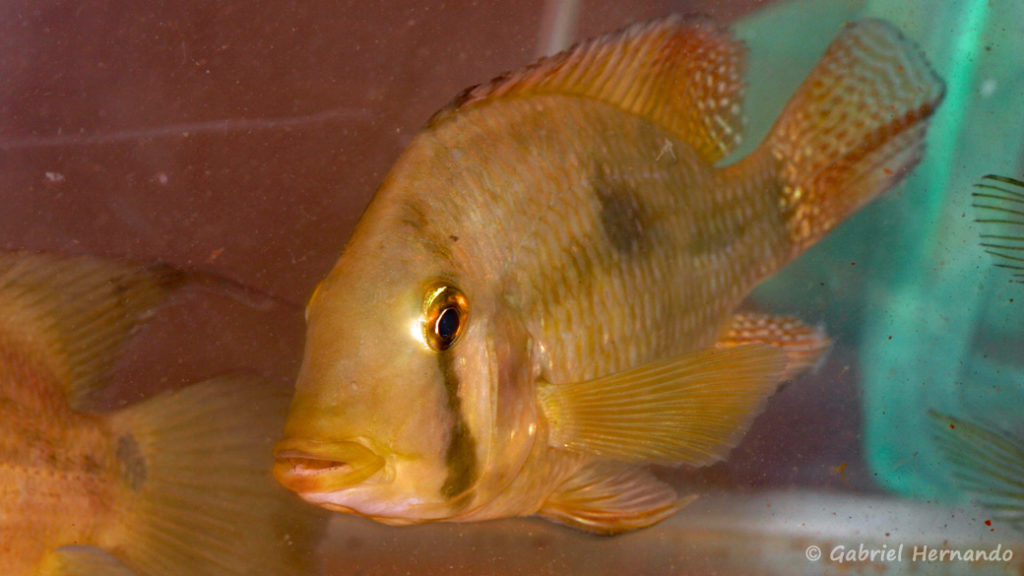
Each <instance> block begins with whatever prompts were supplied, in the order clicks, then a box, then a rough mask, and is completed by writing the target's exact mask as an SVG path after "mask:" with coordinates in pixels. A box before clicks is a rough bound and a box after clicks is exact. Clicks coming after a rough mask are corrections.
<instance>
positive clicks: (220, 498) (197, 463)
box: [97, 375, 324, 576]
mask: <svg viewBox="0 0 1024 576" xmlns="http://www.w3.org/2000/svg"><path fill="white" fill-rule="evenodd" d="M288 397H289V394H288V393H287V391H286V390H278V389H277V388H276V387H275V386H274V385H273V383H271V382H268V381H265V380H263V379H260V378H256V377H249V376H245V375H237V376H229V377H221V378H217V379H214V380H209V381H206V382H201V383H198V384H194V385H192V386H189V387H187V388H183V389H180V390H175V391H172V392H166V393H163V394H160V395H158V396H154V397H152V398H150V399H147V400H145V401H143V402H141V403H139V404H135V405H132V406H129V407H128V408H126V409H124V410H122V411H120V412H117V413H114V414H111V415H109V416H107V418H108V420H107V426H108V427H109V430H110V432H111V434H112V435H113V438H114V439H115V443H116V444H115V450H116V455H117V458H118V463H119V467H120V470H121V476H120V482H119V484H118V487H119V488H118V492H117V500H116V503H117V504H116V509H117V510H118V518H119V522H118V524H117V525H116V526H115V527H113V528H111V529H109V530H108V531H107V532H105V533H104V535H103V537H102V538H100V539H99V541H98V542H97V544H98V545H99V546H100V547H102V548H103V549H105V550H109V551H110V552H111V553H112V554H114V555H115V556H117V557H118V558H120V559H121V560H122V561H123V562H124V564H125V565H127V566H130V567H132V568H133V569H135V570H137V571H138V572H140V573H142V574H157V573H160V574H163V573H167V574H190V575H194V576H214V575H218V576H221V575H222V576H228V575H239V576H241V575H244V574H275V575H280V576H286V575H290V576H299V575H303V576H305V575H310V574H317V573H318V572H317V566H316V563H317V555H316V553H315V549H314V548H315V546H316V544H317V541H318V539H319V537H320V534H321V532H322V528H323V521H324V513H323V511H321V510H319V509H316V508H313V507H311V506H307V505H305V503H303V502H302V501H301V500H299V499H298V497H297V496H296V495H295V494H293V493H292V492H289V491H287V490H285V489H284V488H283V487H282V486H280V485H279V484H277V482H275V481H274V479H273V477H272V476H271V467H272V464H273V457H272V455H271V447H272V444H273V440H274V436H275V433H274V431H276V430H280V429H281V428H282V427H283V426H284V418H285V412H286V411H287V406H288Z"/></svg>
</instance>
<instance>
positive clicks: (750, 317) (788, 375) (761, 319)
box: [715, 312, 832, 380]
mask: <svg viewBox="0 0 1024 576" xmlns="http://www.w3.org/2000/svg"><path fill="white" fill-rule="evenodd" d="M755 343H761V344H768V345H770V346H776V347H778V348H780V349H782V350H783V351H784V352H785V353H786V369H785V370H784V371H783V373H782V379H783V380H792V379H793V378H795V377H797V376H798V375H799V374H800V373H801V372H803V371H804V370H806V369H808V368H810V367H812V366H814V365H815V364H816V363H817V362H818V361H819V360H821V358H822V356H824V354H825V352H827V351H828V349H829V347H830V346H831V344H832V340H831V339H830V338H829V337H828V336H827V335H826V334H825V332H824V331H823V330H821V329H820V328H816V327H814V326H808V325H807V324H804V323H803V322H801V321H800V320H798V319H797V318H794V317H792V316H775V315H772V314H761V313H757V312H741V313H738V314H736V315H734V316H733V317H732V318H731V319H730V321H729V323H728V324H727V325H726V326H725V329H724V331H723V332H722V335H721V336H720V337H719V339H718V342H716V343H715V346H717V347H719V348H731V347H733V346H742V345H744V344H755Z"/></svg>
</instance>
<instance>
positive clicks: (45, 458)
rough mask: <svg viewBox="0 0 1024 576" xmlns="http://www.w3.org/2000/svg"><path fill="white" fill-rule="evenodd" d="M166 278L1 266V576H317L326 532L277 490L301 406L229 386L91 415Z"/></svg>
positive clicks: (0, 258)
mask: <svg viewBox="0 0 1024 576" xmlns="http://www.w3.org/2000/svg"><path fill="white" fill-rule="evenodd" d="M184 278H185V274H184V273H183V272H179V271H176V270H173V269H171V268H170V267H167V266H151V267H134V266H128V265H124V264H120V263H115V262H109V261H105V260H100V259H96V258H90V257H74V258H62V257H56V256H51V255H41V254H28V253H0V574H3V575H4V576H28V575H38V576H42V575H47V576H71V575H78V576H84V575H96V574H103V575H107V576H120V575H130V574H134V575H138V576H157V575H166V576H179V575H182V574H189V575H211V576H212V575H215V574H216V575H227V574H238V575H242V574H246V575H248V574H268V575H295V576H298V575H300V574H301V575H307V574H311V573H312V572H310V569H311V567H312V566H311V562H310V560H309V557H311V556H310V552H311V550H312V549H313V546H314V545H315V543H316V542H315V538H316V536H317V535H318V534H317V527H316V526H315V525H314V524H311V523H310V522H309V521H308V520H309V518H308V515H306V514H303V513H302V511H301V510H297V507H298V504H299V503H298V502H293V500H295V497H294V495H293V494H291V493H289V492H287V491H286V490H283V489H281V487H280V486H278V485H277V484H276V483H275V482H274V481H273V479H272V478H271V477H270V474H269V468H270V465H271V457H270V446H271V443H272V439H271V438H269V437H268V435H267V432H266V431H267V430H270V429H272V428H274V427H279V426H280V425H281V422H283V420H284V415H285V411H286V410H287V398H282V397H281V396H282V395H280V394H277V393H276V392H275V391H274V390H273V389H272V388H270V387H268V386H266V385H264V384H262V383H261V382H260V381H258V380H257V379H253V378H241V377H226V378H219V379H215V380H211V381H208V382H204V383H201V384H197V385H194V386H191V387H189V388H186V389H183V390H180V391H176V392H171V393H165V394H162V395H158V396H155V397H153V398H150V399H148V400H146V401H143V402H141V403H139V404H136V405H133V406H129V407H128V408H125V409H123V410H121V411H117V412H114V413H95V412H89V396H90V393H91V392H93V391H95V390H97V389H99V388H100V387H101V386H102V385H103V383H104V378H103V376H104V373H105V372H106V371H107V370H108V369H109V368H110V367H111V365H112V364H113V362H114V360H115V359H116V357H117V352H118V350H119V348H120V347H121V345H122V344H123V343H124V342H125V341H126V340H127V339H128V337H129V336H130V334H131V333H132V331H133V330H134V329H135V328H136V327H137V326H138V325H139V323H140V322H141V321H143V320H144V319H145V318H146V317H147V315H148V313H149V311H150V310H151V309H152V307H154V306H155V305H157V304H158V303H160V302H161V301H162V300H163V299H164V296H165V295H166V294H167V292H168V291H169V290H170V289H171V288H173V287H175V286H177V285H179V284H181V283H182V281H183V280H184Z"/></svg>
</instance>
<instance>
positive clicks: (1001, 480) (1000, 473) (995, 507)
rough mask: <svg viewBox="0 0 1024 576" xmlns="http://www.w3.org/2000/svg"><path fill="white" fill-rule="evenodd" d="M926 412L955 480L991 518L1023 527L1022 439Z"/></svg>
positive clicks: (1023, 468) (1023, 449)
mask: <svg viewBox="0 0 1024 576" xmlns="http://www.w3.org/2000/svg"><path fill="white" fill-rule="evenodd" d="M928 414H929V416H931V418H932V423H933V424H934V432H933V436H934V438H935V440H936V442H937V443H938V446H939V449H940V450H941V451H942V453H943V455H944V456H945V457H946V459H947V460H948V461H949V463H950V469H951V470H952V474H953V477H954V479H955V480H956V482H957V483H958V484H959V485H960V486H962V487H963V489H964V490H966V491H968V492H970V493H971V494H973V495H974V496H975V498H976V500H977V502H978V504H980V505H981V506H982V507H984V508H985V509H987V510H989V511H991V512H992V514H993V517H994V518H998V519H1000V520H1004V521H1006V522H1009V523H1010V524H1013V525H1014V526H1016V527H1018V528H1024V439H1022V438H1019V437H1015V436H1014V435H1012V434H1007V433H1006V432H1002V431H996V430H991V429H989V428H986V427H984V426H980V425H978V424H974V423H971V422H967V421H966V420H962V419H960V418H955V417H953V416H949V415H946V414H941V413H939V412H936V411H934V410H930V411H929V412H928Z"/></svg>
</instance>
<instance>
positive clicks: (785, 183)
mask: <svg viewBox="0 0 1024 576" xmlns="http://www.w3.org/2000/svg"><path fill="white" fill-rule="evenodd" d="M944 91H945V85H944V83H943V82H942V80H941V79H940V78H939V77H938V76H937V75H936V74H935V72H933V71H932V69H931V67H930V66H929V64H928V62H927V61H926V60H925V57H924V55H922V54H921V51H920V50H919V49H918V47H917V46H916V45H915V44H914V43H912V42H911V41H910V40H908V39H906V38H904V37H903V35H902V34H901V33H900V32H899V30H897V29H896V28H895V27H893V26H892V25H890V24H888V23H886V22H883V21H881V20H861V21H857V22H852V23H850V24H847V25H846V27H845V28H844V29H843V30H842V32H841V33H840V34H839V36H838V37H837V38H836V39H835V40H834V41H833V42H832V44H831V45H830V46H829V48H828V50H827V51H826V52H825V55H824V56H823V57H822V58H821V60H820V61H819V63H818V64H817V66H816V67H815V68H814V70H813V71H812V72H811V74H810V75H809V76H808V77H807V79H806V80H805V81H804V82H803V84H802V85H801V86H800V88H799V89H798V90H797V92H796V94H795V95H794V96H793V98H792V99H791V100H790V101H789V103H788V104H787V105H786V107H785V109H784V110H783V112H782V115H781V116H780V117H779V120H778V121H777V122H776V124H775V126H774V127H773V128H772V130H771V132H770V133H769V136H768V138H767V140H766V142H765V143H764V144H762V146H761V147H760V149H759V150H758V151H756V152H755V153H754V154H753V155H752V156H751V158H752V159H756V158H757V157H758V156H764V155H769V156H770V157H771V158H772V159H773V160H774V162H773V163H771V164H772V165H773V166H774V170H775V177H776V179H777V181H778V187H779V192H780V196H779V203H780V207H781V211H782V216H783V220H784V221H785V222H786V226H787V228H788V231H789V235H790V238H791V240H792V243H793V245H794V249H795V252H794V253H793V255H794V256H795V255H796V254H799V253H800V252H802V251H803V250H804V249H805V248H807V247H808V246H810V245H811V244H813V243H814V242H816V241H817V240H819V239H820V238H821V237H822V236H824V235H825V234H826V233H827V232H828V231H830V230H831V229H832V228H834V227H835V226H836V225H837V224H839V223H840V222H841V221H842V220H843V219H845V218H846V217H847V216H849V215H850V214H852V213H853V212H854V211H855V210H857V209H858V208H860V207H861V206H863V205H865V204H867V203H868V202H870V201H871V200H872V199H874V198H875V197H876V196H877V195H879V194H880V193H881V192H883V191H885V190H888V189H889V188H891V187H893V186H895V185H896V184H897V183H898V182H899V181H900V180H902V179H903V178H904V176H906V175H907V173H909V171H910V170H911V169H913V167H914V166H916V165H917V163H918V161H920V159H921V157H922V155H923V153H924V139H925V133H926V130H927V127H928V118H929V117H930V116H931V115H932V113H933V112H934V111H935V109H936V108H937V107H938V105H939V103H940V102H941V101H942V97H943V94H944ZM754 161H755V162H756V161H757V160H754ZM740 164H743V163H742V162H741V163H740Z"/></svg>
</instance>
